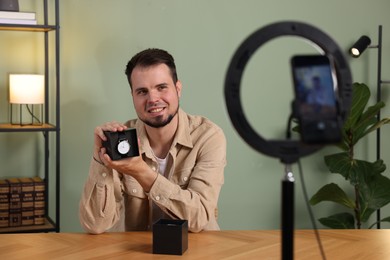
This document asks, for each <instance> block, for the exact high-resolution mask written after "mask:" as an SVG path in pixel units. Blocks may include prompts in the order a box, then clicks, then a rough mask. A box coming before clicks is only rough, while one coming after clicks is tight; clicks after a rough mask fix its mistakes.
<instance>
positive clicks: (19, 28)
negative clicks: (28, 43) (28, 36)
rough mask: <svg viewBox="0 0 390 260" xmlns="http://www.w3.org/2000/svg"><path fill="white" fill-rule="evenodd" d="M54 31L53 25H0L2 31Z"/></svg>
mask: <svg viewBox="0 0 390 260" xmlns="http://www.w3.org/2000/svg"><path fill="white" fill-rule="evenodd" d="M55 29H56V26H53V25H29V24H4V23H0V30H2V31H26V32H48V31H53V30H55Z"/></svg>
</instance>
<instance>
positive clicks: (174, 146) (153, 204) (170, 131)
mask: <svg viewBox="0 0 390 260" xmlns="http://www.w3.org/2000/svg"><path fill="white" fill-rule="evenodd" d="M126 75H127V79H128V82H129V84H130V88H131V94H132V97H133V104H134V108H135V111H136V113H137V116H138V119H134V120H130V121H128V122H126V123H125V124H122V123H118V122H110V123H106V124H104V125H101V126H98V127H96V128H95V131H94V150H93V158H92V159H91V163H90V169H89V176H88V179H87V181H86V183H85V187H84V190H83V194H82V197H81V201H80V222H81V225H82V227H83V228H84V229H85V230H86V231H87V232H90V233H94V234H99V233H102V232H105V231H108V230H110V231H119V230H124V231H131V230H150V229H151V227H152V224H153V223H154V222H155V221H157V220H158V219H160V218H168V219H186V220H188V228H189V230H190V231H192V232H199V231H202V230H218V229H219V226H218V224H217V219H216V212H217V202H218V197H219V193H220V190H221V187H222V185H223V181H224V167H225V165H226V140H225V136H224V134H223V131H222V130H221V129H220V128H219V127H218V126H216V125H215V124H214V123H212V122H211V121H209V120H208V119H206V118H204V117H200V116H192V115H189V114H186V113H185V112H184V111H183V110H182V109H180V108H179V99H180V95H181V91H182V84H181V82H180V81H179V80H178V77H177V73H176V66H175V63H174V59H173V57H172V56H171V55H170V54H169V53H168V52H166V51H164V50H160V49H147V50H144V51H142V52H140V53H138V54H136V55H135V56H134V57H133V58H132V59H131V60H130V61H129V62H128V64H127V67H126ZM127 128H136V129H137V134H138V139H139V140H138V141H139V146H140V156H138V157H130V158H126V159H121V160H116V161H113V160H111V158H110V157H109V155H108V154H107V153H106V150H105V149H104V148H103V147H102V142H103V141H105V140H106V136H105V135H104V133H103V131H123V130H125V129H127Z"/></svg>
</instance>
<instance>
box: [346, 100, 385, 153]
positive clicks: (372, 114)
mask: <svg viewBox="0 0 390 260" xmlns="http://www.w3.org/2000/svg"><path fill="white" fill-rule="evenodd" d="M384 106H385V103H383V102H378V103H376V104H375V105H373V106H371V107H369V108H368V109H367V110H366V111H365V112H364V113H363V114H362V115H361V117H360V118H359V119H358V121H357V122H355V125H354V126H353V127H351V129H350V131H351V133H352V136H353V142H352V144H353V145H354V144H356V143H357V141H359V139H361V138H362V137H364V136H365V135H366V134H368V133H366V130H367V128H369V127H370V126H371V125H374V124H375V123H376V122H377V121H378V119H377V114H378V112H379V111H380V110H381V109H382V108H383V107H384Z"/></svg>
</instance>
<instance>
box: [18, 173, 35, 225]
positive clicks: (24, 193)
mask: <svg viewBox="0 0 390 260" xmlns="http://www.w3.org/2000/svg"><path fill="white" fill-rule="evenodd" d="M19 181H20V184H21V186H22V189H21V203H22V209H21V212H22V226H29V225H34V182H33V180H32V179H31V178H19Z"/></svg>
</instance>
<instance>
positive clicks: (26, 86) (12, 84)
mask: <svg viewBox="0 0 390 260" xmlns="http://www.w3.org/2000/svg"><path fill="white" fill-rule="evenodd" d="M9 93H10V98H9V99H10V100H9V102H10V103H11V104H43V103H44V100H45V77H44V75H38V74H10V75H9Z"/></svg>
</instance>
